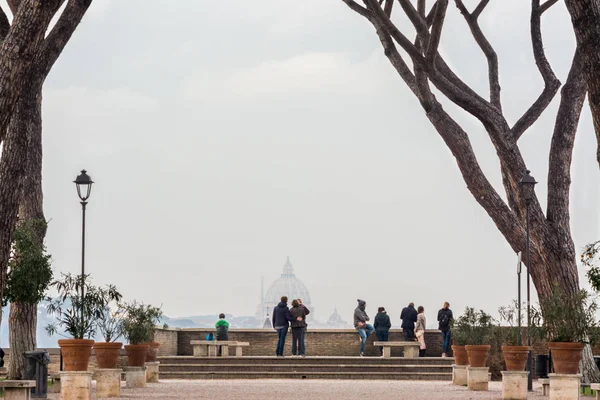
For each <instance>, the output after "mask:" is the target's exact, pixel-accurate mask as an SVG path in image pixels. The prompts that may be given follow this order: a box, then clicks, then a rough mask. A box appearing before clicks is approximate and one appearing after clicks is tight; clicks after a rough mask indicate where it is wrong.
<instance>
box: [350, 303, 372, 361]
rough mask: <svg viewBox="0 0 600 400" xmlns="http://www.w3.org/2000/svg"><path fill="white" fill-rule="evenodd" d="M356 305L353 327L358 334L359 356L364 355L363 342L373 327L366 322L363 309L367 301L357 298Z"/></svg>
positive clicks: (366, 317)
mask: <svg viewBox="0 0 600 400" xmlns="http://www.w3.org/2000/svg"><path fill="white" fill-rule="evenodd" d="M357 301H358V307H356V309H355V310H354V328H355V329H356V331H357V332H358V334H359V335H360V356H361V357H363V356H364V351H365V343H367V338H368V337H369V336H371V335H372V334H373V332H374V331H375V328H373V325H371V324H367V321H369V316H368V315H367V312H366V311H365V308H366V307H367V302H366V301H364V300H360V299H358V300H357Z"/></svg>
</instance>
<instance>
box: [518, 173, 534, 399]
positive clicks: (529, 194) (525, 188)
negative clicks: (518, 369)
mask: <svg viewBox="0 0 600 400" xmlns="http://www.w3.org/2000/svg"><path fill="white" fill-rule="evenodd" d="M530 172H531V171H529V170H527V171H525V175H523V177H522V178H521V180H520V181H519V186H521V189H522V194H523V198H524V199H525V224H526V231H527V234H526V241H525V265H526V267H527V346H529V347H530V349H529V355H528V356H527V371H528V372H529V376H528V379H527V387H528V389H529V390H530V391H531V390H533V374H532V371H531V368H532V360H531V332H530V331H529V327H530V326H531V274H530V272H529V270H530V265H531V263H530V258H529V206H530V205H531V201H532V200H533V197H534V193H535V192H534V190H535V185H536V183H537V182H536V180H535V178H534V177H533V176H531V175H530Z"/></svg>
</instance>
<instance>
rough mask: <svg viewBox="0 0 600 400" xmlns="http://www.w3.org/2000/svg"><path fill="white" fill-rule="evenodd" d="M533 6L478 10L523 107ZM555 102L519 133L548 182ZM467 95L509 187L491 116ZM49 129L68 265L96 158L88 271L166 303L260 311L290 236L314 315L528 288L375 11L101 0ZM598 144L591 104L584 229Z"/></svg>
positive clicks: (48, 108) (128, 292)
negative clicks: (489, 126)
mask: <svg viewBox="0 0 600 400" xmlns="http://www.w3.org/2000/svg"><path fill="white" fill-rule="evenodd" d="M466 3H467V5H468V6H469V7H470V8H471V9H472V8H473V7H474V5H475V3H476V2H475V1H473V0H470V1H467V2H466ZM166 4H168V7H166V6H165V5H166ZM528 6H529V2H526V1H523V0H502V1H496V2H492V3H491V4H490V5H489V7H488V9H487V10H486V11H485V13H484V15H483V16H482V20H481V21H482V24H483V27H484V29H485V32H486V33H487V34H488V37H489V39H490V40H491V42H492V43H493V44H494V45H495V46H496V49H497V51H498V54H499V57H500V62H501V79H502V88H503V101H504V106H505V109H506V111H507V114H508V116H509V117H510V118H511V122H514V121H515V120H516V119H517V118H518V117H519V115H520V114H521V113H522V112H523V111H524V110H525V109H526V107H528V105H529V104H530V103H531V102H532V101H533V100H534V99H535V98H536V97H537V96H538V94H539V92H540V90H541V89H542V80H541V78H540V76H539V74H538V73H537V70H536V69H535V64H534V62H533V56H532V52H531V48H530V47H531V45H530V43H529V40H528V31H529V26H528V21H529V11H528ZM399 10H400V9H399V8H398V11H399ZM569 24H570V19H569V16H568V13H567V12H566V9H565V8H564V5H563V4H562V2H560V4H558V5H557V6H555V7H554V8H553V9H552V10H551V11H549V12H548V13H547V15H546V16H545V17H544V22H543V27H544V34H545V45H546V49H547V52H548V57H549V59H550V61H551V62H552V64H553V66H554V68H555V71H556V73H557V75H558V76H559V77H560V78H561V79H562V80H563V81H564V78H565V77H566V74H567V71H568V68H569V65H570V62H571V55H572V52H573V47H574V36H573V32H572V28H571V26H570V25H569ZM403 26H404V27H406V24H404V25H403ZM444 29H445V32H444V38H443V41H442V51H443V53H444V54H445V55H446V57H447V61H448V63H449V64H450V65H451V66H452V67H453V68H455V69H456V71H457V72H458V73H459V74H460V76H462V77H463V78H464V79H466V80H467V81H468V82H469V83H471V84H472V85H474V86H475V87H476V88H477V89H478V90H479V91H480V92H481V93H486V91H487V71H486V63H485V59H484V57H483V55H482V54H481V52H480V51H479V50H478V48H477V47H476V45H475V44H474V42H473V40H472V38H471V36H470V34H469V31H468V29H467V27H466V25H465V23H464V21H463V20H462V17H461V16H460V14H459V13H458V10H457V9H456V8H455V7H454V6H452V5H451V6H450V7H449V9H448V20H447V23H446V25H445V28H444ZM411 35H412V33H411ZM556 106H557V102H556V101H555V102H554V103H553V105H552V107H550V109H549V110H548V112H546V113H545V114H544V117H543V118H542V119H541V120H540V121H539V123H537V124H536V125H535V127H534V128H533V129H532V130H530V131H529V132H528V133H526V135H525V137H524V138H523V139H522V147H523V151H524V153H525V156H526V160H527V162H528V166H529V168H530V169H531V170H532V174H533V175H534V176H535V177H536V178H537V180H538V181H539V182H540V183H541V184H540V185H538V188H537V192H538V194H539V195H540V196H542V199H543V196H544V195H545V192H546V190H545V183H546V182H547V177H546V175H547V159H548V155H547V153H548V148H549V144H550V138H551V133H552V127H553V124H552V122H553V119H554V115H555V110H556ZM455 115H457V117H458V119H459V120H460V121H461V122H462V123H463V124H464V126H465V127H466V128H468V130H469V132H470V134H471V136H472V140H473V144H474V146H475V148H476V150H477V151H478V152H479V157H480V162H481V164H482V166H483V168H484V169H485V170H486V171H487V172H488V173H489V174H490V176H491V177H492V178H493V181H494V182H495V184H496V185H497V186H498V187H499V188H500V177H499V174H498V162H497V159H496V157H495V154H494V151H493V149H492V147H491V145H490V143H489V140H488V139H487V135H486V134H485V132H484V131H483V129H482V128H481V127H480V126H478V125H477V123H476V122H475V121H474V120H473V119H472V118H470V117H467V116H465V115H464V114H463V113H462V112H460V111H457V110H455ZM44 151H45V154H44V157H45V161H44V191H45V210H46V216H47V218H48V219H50V220H51V222H50V225H49V231H48V240H47V244H48V250H49V252H50V253H51V254H52V255H53V259H54V268H55V269H56V271H57V272H59V271H72V272H77V271H78V270H79V268H80V229H81V225H80V224H81V219H80V218H81V215H80V212H81V210H80V206H79V203H78V199H77V196H76V192H75V187H74V184H73V183H72V181H73V180H74V178H75V176H76V175H77V173H78V172H79V170H80V169H82V168H85V169H87V170H88V171H89V173H90V175H91V176H92V178H93V179H94V180H95V181H96V185H95V187H94V190H93V193H92V196H91V199H90V203H89V206H88V232H87V233H88V247H87V268H88V271H89V272H91V273H92V275H93V277H94V280H95V282H96V283H109V282H110V283H114V284H116V285H117V286H118V287H119V288H121V290H122V291H123V293H124V295H125V296H126V297H127V298H128V299H137V300H142V301H145V302H150V303H154V304H161V303H162V304H163V306H164V310H165V312H166V313H167V315H169V316H185V315H198V314H208V313H217V312H227V313H233V314H236V315H243V314H246V315H248V314H253V313H254V312H255V309H256V305H257V304H258V302H259V295H260V277H261V275H264V276H265V281H266V282H267V283H268V282H270V281H271V280H274V279H275V278H277V277H278V276H279V274H280V273H281V268H282V266H283V264H284V263H285V258H286V256H288V255H289V256H290V257H291V260H292V263H293V264H294V267H295V271H296V273H297V275H298V276H299V277H300V278H301V279H302V280H303V281H304V282H305V283H306V285H307V286H308V288H309V290H310V292H311V295H312V298H313V304H314V305H315V307H317V308H318V310H319V315H317V316H316V317H317V318H319V319H326V318H327V317H328V315H329V314H330V312H331V311H332V310H333V308H334V306H337V307H338V310H339V311H340V313H341V314H342V316H343V317H344V318H345V319H346V320H351V313H352V310H353V308H354V307H355V306H356V299H357V298H363V299H365V300H367V302H368V304H369V307H370V309H369V311H370V313H372V314H375V311H376V307H377V306H379V305H383V306H385V307H386V308H387V309H388V311H389V312H390V314H391V316H392V318H393V323H394V325H397V324H398V323H399V319H398V315H399V313H400V310H401V308H402V307H403V306H405V305H406V304H407V303H408V302H409V301H414V302H415V303H417V304H422V305H424V306H425V308H426V310H427V311H428V313H427V314H428V315H429V319H430V325H431V324H432V322H433V320H434V319H435V311H436V310H437V309H438V308H439V307H440V305H441V304H442V302H443V301H445V300H448V301H450V303H451V304H452V307H453V308H454V309H455V311H459V310H461V309H462V308H464V306H465V305H470V306H475V307H478V308H483V309H484V310H486V311H488V312H495V310H496V309H497V307H498V306H500V305H504V304H507V303H508V302H509V301H510V300H511V299H512V298H515V297H516V294H515V291H516V279H515V278H516V268H515V264H516V256H515V255H514V254H513V253H512V250H511V249H510V247H509V246H508V245H507V244H506V243H505V241H504V239H503V237H502V236H501V235H500V234H499V233H498V231H497V230H496V228H495V226H494V224H493V223H492V222H491V220H490V219H489V217H488V216H487V215H486V214H485V212H484V211H483V210H482V209H480V208H479V206H478V205H477V203H476V202H475V201H474V200H473V198H472V197H471V195H470V194H469V193H468V191H467V189H466V187H465V184H464V182H463V180H462V178H461V176H460V174H459V171H458V168H457V167H456V164H455V162H454V160H453V158H452V156H451V154H450V153H449V151H448V150H447V148H446V147H445V145H444V144H443V142H442V141H441V140H440V138H439V136H438V135H437V133H436V132H435V131H434V130H433V128H432V127H431V126H430V124H429V122H428V121H427V119H426V118H425V115H424V113H423V111H422V110H421V109H420V107H419V105H418V102H417V100H416V99H415V98H414V97H413V95H412V94H411V93H410V92H409V91H408V90H407V88H406V87H405V85H404V84H403V82H401V80H400V78H399V77H398V76H397V75H396V73H395V72H394V70H393V69H392V67H391V66H390V65H389V64H388V62H387V60H386V59H385V57H384V56H383V51H382V49H381V46H380V44H379V42H378V40H377V37H376V35H375V33H374V31H373V29H372V27H371V26H370V25H368V24H367V23H366V22H365V21H363V20H362V19H361V18H360V17H359V16H358V15H356V14H354V13H353V12H351V11H350V10H349V9H348V8H347V7H346V6H345V5H344V4H343V3H342V1H340V0H304V1H295V2H293V1H281V0H262V1H260V2H250V1H241V0H232V1H221V2H214V1H211V2H209V1H205V0H203V1H198V0H177V1H171V2H168V3H167V2H164V1H160V2H159V1H156V0H126V1H123V0H121V1H116V0H95V1H94V3H93V5H92V7H91V10H90V11H89V14H88V15H87V16H86V18H85V19H84V22H83V24H82V25H81V26H80V28H79V29H78V31H77V32H76V34H75V35H74V37H73V39H72V41H71V43H70V44H69V45H68V47H67V49H66V50H65V52H64V54H63V55H62V57H61V58H60V60H59V62H58V63H57V64H56V66H55V68H54V70H53V72H52V74H51V76H50V77H49V79H48V81H47V83H46V87H45V91H44ZM594 155H595V138H594V134H593V131H592V125H591V120H590V116H589V113H588V111H587V108H586V110H585V113H584V115H583V117H582V123H581V128H580V132H579V135H578V138H577V144H576V149H575V162H574V166H573V192H572V203H571V204H572V208H573V210H572V211H573V213H572V216H573V232H574V236H575V241H576V247H577V248H578V249H579V248H581V247H582V246H583V245H584V244H586V243H587V242H590V241H592V240H594V239H598V238H599V237H600V229H598V228H599V221H600V219H599V215H598V212H597V209H598V207H597V205H598V203H599V191H600V185H599V179H598V166H597V164H596V163H595V156H594ZM542 201H543V202H545V201H544V200H542Z"/></svg>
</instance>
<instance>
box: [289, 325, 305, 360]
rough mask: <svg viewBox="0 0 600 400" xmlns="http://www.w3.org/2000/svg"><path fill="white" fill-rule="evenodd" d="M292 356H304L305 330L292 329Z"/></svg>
mask: <svg viewBox="0 0 600 400" xmlns="http://www.w3.org/2000/svg"><path fill="white" fill-rule="evenodd" d="M292 354H293V355H299V356H303V355H304V328H292Z"/></svg>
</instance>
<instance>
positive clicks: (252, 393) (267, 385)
mask: <svg viewBox="0 0 600 400" xmlns="http://www.w3.org/2000/svg"><path fill="white" fill-rule="evenodd" d="M48 397H49V398H50V399H54V400H58V399H59V396H58V395H56V394H52V395H49V396H48ZM121 397H122V398H125V399H182V400H183V399H211V400H214V399H227V400H236V399H243V400H259V399H260V400H264V399H282V398H284V399H286V400H307V399H344V400H346V399H361V400H364V399H365V398H370V397H371V398H372V397H376V398H377V399H378V400H379V399H395V400H397V399H407V400H425V399H427V400H436V399H440V400H452V399H460V400H467V399H501V398H502V386H501V383H500V382H491V383H490V390H489V391H488V392H470V391H468V390H467V389H466V388H464V387H458V386H453V385H451V384H450V383H449V382H427V381H368V380H355V381H348V380H303V381H300V380H197V381H195V380H168V381H162V382H160V383H153V384H148V386H147V387H146V388H144V389H125V388H123V389H122V391H121ZM528 399H547V396H546V397H544V396H542V389H541V386H539V385H537V384H534V392H533V393H531V394H530V395H529V397H528ZM590 399H591V397H590Z"/></svg>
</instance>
